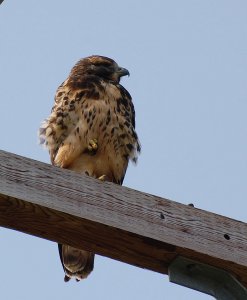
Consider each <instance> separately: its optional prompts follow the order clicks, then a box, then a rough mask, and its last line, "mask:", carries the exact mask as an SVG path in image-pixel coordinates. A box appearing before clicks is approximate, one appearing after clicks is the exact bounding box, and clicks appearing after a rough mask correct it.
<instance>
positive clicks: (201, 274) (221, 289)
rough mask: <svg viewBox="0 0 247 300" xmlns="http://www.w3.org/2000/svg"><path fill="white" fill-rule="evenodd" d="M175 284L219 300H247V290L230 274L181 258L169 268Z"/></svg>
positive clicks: (171, 278) (170, 277)
mask: <svg viewBox="0 0 247 300" xmlns="http://www.w3.org/2000/svg"><path fill="white" fill-rule="evenodd" d="M168 275H169V280H170V281H171V282H173V283H176V284H179V285H182V286H185V287H188V288H191V289H194V290H197V291H199V292H202V293H205V294H208V295H211V296H213V297H215V299H218V300H247V289H246V288H245V287H244V286H243V285H242V284H241V283H240V282H239V281H238V280H237V279H236V278H235V277H233V276H232V275H231V274H229V273H228V272H226V271H224V270H221V269H218V268H215V267H212V266H210V265H206V264H202V263H200V262H198V261H194V260H191V259H187V258H184V257H181V256H179V257H178V258H176V259H175V260H174V261H173V262H172V263H171V264H170V266H169V268H168Z"/></svg>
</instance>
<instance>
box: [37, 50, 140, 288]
mask: <svg viewBox="0 0 247 300" xmlns="http://www.w3.org/2000/svg"><path fill="white" fill-rule="evenodd" d="M125 75H129V71H128V70H127V69H125V68H121V67H119V66H118V64H117V63H116V62H115V61H114V60H112V59H110V58H108V57H104V56H99V55H93V56H89V57H86V58H83V59H81V60H79V61H78V63H77V64H76V65H75V66H74V67H73V68H72V70H71V72H70V74H69V76H68V78H67V79H66V80H65V81H64V82H63V83H62V84H61V85H60V86H59V87H58V89H57V92H56V95H55V104H54V106H53V108H52V111H51V114H50V116H49V117H48V118H47V119H46V120H45V121H44V122H43V123H42V125H41V128H40V130H39V137H40V143H41V144H44V145H45V147H46V148H48V150H49V154H50V158H51V163H52V164H53V165H55V166H59V167H61V168H66V169H70V170H74V171H75V172H78V173H81V174H86V175H88V176H92V177H94V178H98V179H101V180H106V181H110V182H114V183H116V184H120V185H121V184H122V183H123V180H124V176H125V172H126V169H127V166H128V162H129V160H132V161H133V162H136V161H137V156H138V153H139V152H140V150H141V147H140V143H139V140H138V137H137V133H136V131H135V110H134V106H133V103H132V99H131V96H130V94H129V93H128V91H127V90H126V89H125V88H124V87H123V86H122V85H121V84H120V83H119V82H120V78H121V77H122V76H125ZM58 248H59V254H60V259H61V262H62V266H63V269H64V272H65V277H64V281H66V282H67V281H69V280H70V279H71V278H75V279H76V280H77V281H80V280H81V279H83V278H86V277H87V276H88V275H89V274H90V273H91V271H92V270H93V266H94V253H92V252H89V251H85V250H81V249H76V248H74V247H71V246H69V245H61V244H59V245H58Z"/></svg>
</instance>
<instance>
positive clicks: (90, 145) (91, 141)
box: [87, 139, 98, 152]
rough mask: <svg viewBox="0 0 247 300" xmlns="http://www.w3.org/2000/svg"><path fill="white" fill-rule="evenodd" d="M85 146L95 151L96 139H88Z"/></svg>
mask: <svg viewBox="0 0 247 300" xmlns="http://www.w3.org/2000/svg"><path fill="white" fill-rule="evenodd" d="M87 148H88V150H89V151H90V152H95V151H96V150H97V149H98V141H97V140H96V139H91V140H89V142H88V146H87Z"/></svg>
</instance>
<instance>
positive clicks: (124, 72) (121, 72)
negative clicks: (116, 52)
mask: <svg viewBox="0 0 247 300" xmlns="http://www.w3.org/2000/svg"><path fill="white" fill-rule="evenodd" d="M117 74H118V75H119V77H122V76H126V75H128V76H130V72H129V71H128V70H127V69H125V68H119V69H118V70H117Z"/></svg>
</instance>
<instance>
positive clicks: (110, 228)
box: [0, 151, 247, 286]
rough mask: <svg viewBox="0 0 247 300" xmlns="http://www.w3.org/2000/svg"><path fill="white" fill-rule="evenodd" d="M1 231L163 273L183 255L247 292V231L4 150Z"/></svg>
mask: <svg viewBox="0 0 247 300" xmlns="http://www.w3.org/2000/svg"><path fill="white" fill-rule="evenodd" d="M0 226H3V227H7V228H11V229H15V230H19V231H22V232H25V233H29V234H32V235H35V236H38V237H42V238H45V239H49V240H52V241H56V242H59V243H67V244H70V245H72V246H75V247H78V248H84V249H87V250H92V251H94V252H96V253H98V254H101V255H104V256H108V257H111V258H113V259H117V260H120V261H123V262H126V263H129V264H132V265H135V266H139V267H142V268H147V269H150V270H153V271H156V272H160V273H164V274H166V273H167V269H168V266H169V264H170V262H171V261H172V260H173V259H174V258H175V257H176V256H177V255H183V256H184V257H187V258H191V259H195V260H199V261H201V262H203V263H208V264H211V265H213V266H215V267H220V268H223V269H224V270H227V271H230V272H231V273H232V274H235V275H236V276H237V278H238V279H239V280H240V281H241V282H242V283H243V284H245V285H246V286H247V235H246V234H247V224H245V223H243V222H239V221H236V220H232V219H229V218H226V217H223V216H220V215H216V214H213V213H210V212H207V211H203V210H200V209H197V208H193V207H190V206H186V205H182V204H179V203H177V202H174V201H170V200H167V199H162V198H160V197H157V196H153V195H149V194H145V193H142V192H139V191H135V190H132V189H129V188H126V187H121V186H118V185H115V184H112V183H103V182H101V181H99V180H94V179H92V178H89V177H88V176H82V175H79V174H76V173H74V172H72V171H69V170H63V169H60V168H56V167H53V166H50V165H47V164H44V163H41V162H38V161H34V160H31V159H28V158H24V157H21V156H17V155H14V154H10V153H7V152H4V151H0Z"/></svg>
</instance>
